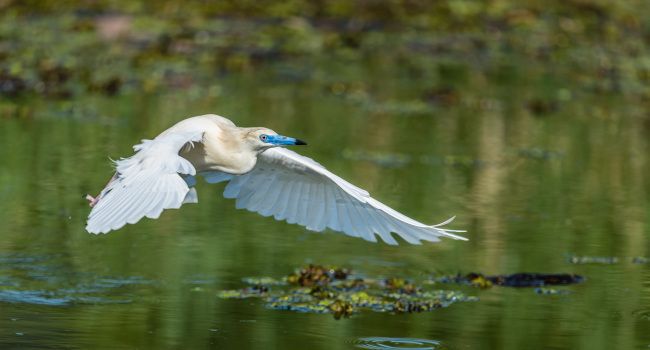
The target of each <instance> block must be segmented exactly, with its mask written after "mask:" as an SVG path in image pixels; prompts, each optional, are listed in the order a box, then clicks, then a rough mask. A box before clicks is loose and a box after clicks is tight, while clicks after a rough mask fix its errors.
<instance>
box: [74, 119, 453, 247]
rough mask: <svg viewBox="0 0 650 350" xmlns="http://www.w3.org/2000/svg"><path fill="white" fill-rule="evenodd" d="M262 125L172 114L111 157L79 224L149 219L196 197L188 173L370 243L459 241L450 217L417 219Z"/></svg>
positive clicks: (275, 211) (243, 201)
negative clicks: (125, 153) (162, 126)
mask: <svg viewBox="0 0 650 350" xmlns="http://www.w3.org/2000/svg"><path fill="white" fill-rule="evenodd" d="M305 144H306V143H305V142H303V141H301V140H298V139H295V138H291V137H286V136H281V135H278V134H277V133H276V132H275V131H273V130H270V129H267V128H241V127H237V126H236V125H235V124H234V123H233V122H231V121H230V120H228V119H226V118H224V117H221V116H218V115H214V114H207V115H202V116H197V117H192V118H188V119H185V120H183V121H180V122H179V123H177V124H176V125H174V126H172V127H171V128H169V129H167V130H165V131H164V132H163V133H161V134H160V135H158V136H157V137H156V138H154V139H153V140H142V143H141V144H139V145H135V146H133V149H134V151H135V152H136V153H135V154H134V155H133V156H131V157H129V158H122V159H120V160H118V161H116V162H115V165H116V172H115V175H114V176H113V178H111V180H110V181H109V182H108V184H107V185H106V187H105V188H104V189H103V190H102V191H101V193H100V194H99V195H97V197H91V196H87V199H88V200H89V202H90V206H91V207H92V210H91V212H90V215H89V216H88V223H87V225H86V230H87V231H88V232H91V233H95V234H98V233H107V232H109V231H111V230H117V229H119V228H121V227H122V226H124V225H125V224H127V223H128V224H135V223H136V222H138V221H139V220H140V219H142V217H144V216H146V217H148V218H152V219H156V218H158V217H159V216H160V214H161V213H162V211H163V210H164V209H171V208H174V209H177V208H179V207H180V206H181V205H182V204H183V203H197V202H198V197H197V194H196V190H195V189H194V187H193V186H194V185H195V184H196V178H195V176H196V174H197V173H198V174H199V175H201V176H202V177H203V178H204V179H205V180H206V181H207V182H208V183H218V182H224V181H228V185H227V186H226V188H225V190H224V193H223V195H224V197H226V198H234V199H236V206H237V208H238V209H242V208H245V209H248V210H250V211H254V212H257V213H259V214H261V215H263V216H271V215H273V217H274V218H275V219H276V220H286V221H287V222H288V223H291V224H294V223H297V224H299V225H302V226H305V227H306V228H307V229H308V230H311V231H323V230H325V229H326V228H329V229H331V230H334V231H339V232H343V233H345V234H347V235H350V236H354V237H361V238H363V239H365V240H368V241H372V242H376V241H377V238H376V236H375V235H379V237H381V239H382V240H383V241H384V242H386V243H388V244H393V245H394V244H397V241H396V240H395V239H394V238H393V236H392V235H391V232H394V233H396V234H397V235H398V236H400V237H402V238H403V239H404V240H406V241H407V242H409V243H412V244H420V241H421V240H424V241H431V242H436V241H439V240H440V239H439V237H449V238H453V239H461V240H466V238H464V237H461V236H458V235H455V234H453V233H452V232H465V231H461V230H450V229H445V228H442V226H444V225H446V224H448V223H449V222H451V221H452V220H453V217H452V218H450V219H449V220H447V221H445V222H443V223H440V224H437V225H425V224H422V223H420V222H418V221H416V220H413V219H411V218H409V217H407V216H405V215H403V214H401V213H398V212H397V211H395V210H393V209H392V208H390V207H388V206H386V205H385V204H383V203H381V202H379V201H377V200H376V199H374V198H372V197H370V195H369V194H368V192H366V191H364V190H363V189H361V188H359V187H356V186H354V185H352V184H351V183H349V182H347V181H345V180H343V179H341V178H340V177H338V176H336V175H334V174H333V173H331V172H329V171H328V170H327V169H325V168H324V167H323V166H322V165H320V164H318V163H316V162H315V161H313V160H312V159H310V158H307V157H304V156H301V155H299V154H298V153H295V152H293V151H290V150H288V149H285V148H281V147H279V146H289V145H305Z"/></svg>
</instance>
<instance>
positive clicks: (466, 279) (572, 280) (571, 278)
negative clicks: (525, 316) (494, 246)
mask: <svg viewBox="0 0 650 350" xmlns="http://www.w3.org/2000/svg"><path fill="white" fill-rule="evenodd" d="M584 281H585V278H584V277H583V276H580V275H575V274H568V273H557V274H544V273H515V274H511V275H494V276H486V275H483V274H481V273H476V272H471V273H468V274H465V275H461V274H458V275H456V276H443V277H439V278H437V279H435V280H434V282H441V283H460V284H465V285H470V286H473V287H479V288H489V287H492V286H493V285H495V286H502V287H543V286H556V285H569V284H576V283H582V282H584Z"/></svg>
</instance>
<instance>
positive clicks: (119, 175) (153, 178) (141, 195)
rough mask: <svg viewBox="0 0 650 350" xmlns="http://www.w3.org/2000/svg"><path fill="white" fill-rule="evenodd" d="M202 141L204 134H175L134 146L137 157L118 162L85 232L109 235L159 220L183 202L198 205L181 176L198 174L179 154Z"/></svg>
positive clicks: (170, 133) (167, 134)
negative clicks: (115, 231)
mask: <svg viewBox="0 0 650 350" xmlns="http://www.w3.org/2000/svg"><path fill="white" fill-rule="evenodd" d="M202 138H203V132H202V131H187V132H179V131H175V132H168V133H163V134H161V135H160V136H158V137H156V138H155V139H153V140H142V143H141V144H139V145H135V146H133V149H134V150H135V151H136V152H137V153H136V154H135V155H133V156H132V157H130V158H126V159H120V160H118V161H116V162H115V164H116V171H117V172H116V174H115V177H114V179H113V180H112V181H111V182H110V183H109V184H108V185H107V186H106V188H104V190H102V192H101V194H100V195H99V201H98V202H97V204H96V205H95V206H94V207H93V209H92V211H91V212H90V215H89V216H88V222H87V225H86V230H87V231H88V232H90V233H95V234H98V233H107V232H109V231H111V230H117V229H119V228H120V227H122V226H124V225H125V224H127V223H128V224H134V223H136V222H138V221H139V220H140V219H142V218H143V217H145V216H146V217H148V218H152V219H156V218H158V217H159V216H160V214H161V213H162V211H163V210H164V209H171V208H179V207H180V206H181V205H182V204H183V201H189V202H195V200H196V199H195V195H194V193H189V195H188V192H189V191H190V189H189V187H188V185H187V183H186V181H185V180H184V179H183V178H182V177H181V176H180V175H179V174H187V175H195V173H196V170H195V169H194V166H192V164H191V163H190V162H189V161H187V160H186V159H185V158H183V157H181V156H179V155H178V152H179V151H180V149H181V148H182V147H183V146H184V145H185V144H187V143H188V142H189V143H192V142H200V141H201V140H202ZM186 197H189V198H186Z"/></svg>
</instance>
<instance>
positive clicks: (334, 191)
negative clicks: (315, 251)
mask: <svg viewBox="0 0 650 350" xmlns="http://www.w3.org/2000/svg"><path fill="white" fill-rule="evenodd" d="M224 196H225V197H226V198H235V199H236V200H237V208H245V209H248V210H250V211H254V212H258V213H260V214H262V215H264V216H271V215H272V216H273V217H274V218H275V219H276V220H286V221H287V222H288V223H292V224H293V223H297V224H299V225H302V226H305V227H306V228H307V229H309V230H311V231H318V232H320V231H323V230H325V229H326V228H330V229H332V230H334V231H340V232H343V233H345V234H347V235H349V236H353V237H360V238H363V239H365V240H368V241H372V242H376V241H377V236H379V237H380V238H381V239H382V240H383V241H384V242H386V243H388V244H391V245H394V244H397V241H396V240H395V238H394V237H393V235H392V233H395V234H397V235H398V236H400V237H401V238H402V239H404V240H405V241H407V242H408V243H411V244H421V241H431V242H436V241H438V240H439V237H448V238H453V239H461V240H466V239H465V238H464V237H461V236H458V235H455V234H453V233H452V232H464V231H461V230H449V229H446V228H443V227H442V226H444V225H446V224H448V223H449V222H451V220H453V218H451V219H449V220H447V221H445V222H442V223H440V224H437V225H426V224H423V223H421V222H418V221H416V220H414V219H412V218H409V217H407V216H406V215H404V214H402V213H399V212H397V211H396V210H394V209H392V208H390V207H388V206H387V205H385V204H383V203H381V202H379V201H377V200H376V199H374V198H372V197H370V194H369V193H368V192H366V191H365V190H363V189H361V188H359V187H357V186H354V185H352V184H350V183H349V182H347V181H345V180H343V179H342V178H340V177H338V176H336V175H334V174H332V173H331V172H329V171H328V170H327V169H325V168H324V167H323V166H322V165H320V164H318V163H316V162H315V161H313V160H311V159H309V158H307V157H304V156H301V155H299V154H297V153H295V152H293V151H290V150H287V149H283V148H273V149H269V150H267V151H265V152H264V153H262V154H261V155H259V156H258V161H257V165H256V166H255V168H253V170H251V171H250V172H249V173H247V174H244V175H240V176H233V178H232V179H231V181H230V183H229V184H228V186H226V189H225V191H224Z"/></svg>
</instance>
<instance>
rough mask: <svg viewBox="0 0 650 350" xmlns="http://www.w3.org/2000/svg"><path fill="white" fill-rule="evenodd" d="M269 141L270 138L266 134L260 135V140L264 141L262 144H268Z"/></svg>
mask: <svg viewBox="0 0 650 350" xmlns="http://www.w3.org/2000/svg"><path fill="white" fill-rule="evenodd" d="M267 139H268V136H266V135H265V134H262V135H260V140H262V142H266V140H267Z"/></svg>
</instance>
